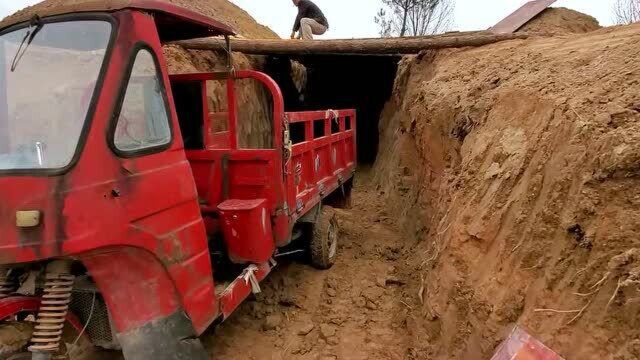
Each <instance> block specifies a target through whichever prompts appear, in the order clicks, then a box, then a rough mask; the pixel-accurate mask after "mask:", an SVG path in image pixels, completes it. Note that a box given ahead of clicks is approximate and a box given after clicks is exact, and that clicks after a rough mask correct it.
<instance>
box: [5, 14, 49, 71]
mask: <svg viewBox="0 0 640 360" xmlns="http://www.w3.org/2000/svg"><path fill="white" fill-rule="evenodd" d="M43 27H44V24H43V23H42V20H40V17H39V16H38V15H34V16H33V17H32V18H31V22H30V23H29V29H28V30H27V33H26V34H25V35H24V38H23V39H22V42H21V43H20V47H18V51H17V52H16V55H15V56H14V57H13V61H12V62H11V72H14V71H16V69H17V68H18V63H20V60H21V59H22V57H23V56H24V54H25V53H26V52H27V49H28V48H29V45H31V42H32V41H33V39H34V38H35V37H36V35H37V34H38V33H39V32H40V30H42V28H43ZM25 42H26V45H25ZM23 46H24V49H23V48H22V47H23Z"/></svg>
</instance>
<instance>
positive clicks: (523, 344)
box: [491, 326, 564, 360]
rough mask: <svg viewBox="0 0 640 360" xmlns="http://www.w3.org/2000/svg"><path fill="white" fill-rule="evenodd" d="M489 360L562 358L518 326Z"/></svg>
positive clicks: (546, 359) (549, 359)
mask: <svg viewBox="0 0 640 360" xmlns="http://www.w3.org/2000/svg"><path fill="white" fill-rule="evenodd" d="M491 360H564V359H563V358H562V357H560V355H558V354H556V353H555V352H553V350H551V349H549V348H548V347H546V346H545V345H544V344H543V343H541V342H540V341H538V340H537V339H536V338H534V337H533V336H531V335H529V334H528V333H527V332H526V331H525V330H524V329H522V328H521V327H520V326H516V327H514V329H513V331H512V332H511V334H510V335H509V337H508V338H507V339H506V340H505V341H504V342H503V343H502V344H500V346H499V347H498V350H497V351H496V353H495V355H493V357H492V358H491Z"/></svg>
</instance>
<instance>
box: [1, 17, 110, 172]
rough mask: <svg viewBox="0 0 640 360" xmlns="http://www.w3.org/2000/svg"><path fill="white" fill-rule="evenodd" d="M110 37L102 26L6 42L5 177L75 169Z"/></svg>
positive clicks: (53, 26)
mask: <svg viewBox="0 0 640 360" xmlns="http://www.w3.org/2000/svg"><path fill="white" fill-rule="evenodd" d="M34 30H35V32H34ZM34 34H35V35H34ZM110 36H111V24H110V23H109V22H107V21H100V20H81V21H69V22H55V23H44V24H40V25H39V28H38V27H36V26H32V27H26V28H22V29H18V30H15V31H12V32H9V33H6V34H4V35H1V36H0V171H1V170H20V169H23V170H24V169H59V168H63V167H65V166H67V165H69V164H70V162H71V160H72V159H73V157H74V154H75V152H76V148H77V147H78V142H79V140H80V136H81V132H82V128H83V126H84V123H85V119H86V117H87V111H88V110H89V106H90V103H91V100H92V98H93V94H94V91H95V88H96V83H97V81H98V77H99V74H100V69H101V68H102V63H103V61H104V57H105V53H106V49H107V46H108V44H109V39H110Z"/></svg>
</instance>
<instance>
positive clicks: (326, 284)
mask: <svg viewBox="0 0 640 360" xmlns="http://www.w3.org/2000/svg"><path fill="white" fill-rule="evenodd" d="M353 202H354V206H353V207H352V208H351V209H348V210H337V214H338V219H339V222H340V227H341V233H340V241H341V243H340V246H339V258H338V261H337V263H336V265H335V266H334V267H333V268H332V269H330V270H328V271H319V270H316V269H313V268H311V267H310V266H307V265H303V264H301V263H296V262H287V261H283V262H282V263H281V264H280V266H279V268H277V270H276V271H275V272H274V273H273V274H271V276H270V278H269V279H268V280H267V281H266V282H265V283H264V285H263V286H262V288H263V290H264V291H263V293H262V294H259V295H258V296H257V297H256V298H255V299H253V300H250V301H248V302H246V303H244V304H243V305H242V307H241V308H240V310H239V311H238V312H237V313H236V314H234V315H232V317H231V318H230V319H229V320H227V321H226V322H225V323H223V324H222V325H220V326H219V327H218V328H216V329H215V331H214V332H212V333H210V334H207V335H205V336H204V338H203V339H204V343H205V346H206V347H207V348H209V349H211V352H212V354H215V356H216V359H220V360H245V359H301V360H302V359H309V360H311V359H313V360H315V359H354V360H357V359H407V354H408V346H409V341H408V337H407V330H406V324H407V317H408V314H409V312H410V310H411V307H410V306H409V305H408V304H407V303H406V302H405V300H406V299H407V298H409V297H410V296H411V295H409V294H408V292H407V290H408V287H407V283H406V279H405V274H404V273H402V269H403V268H405V266H406V264H405V263H404V258H403V256H402V255H401V249H402V246H403V244H404V240H403V239H402V238H401V237H400V236H399V231H398V229H397V228H396V227H395V221H393V220H392V219H391V217H390V216H389V214H387V212H386V210H385V204H384V203H383V202H382V199H381V197H380V196H379V193H378V192H377V191H375V189H374V188H373V185H372V183H371V180H370V176H369V171H367V170H363V171H361V173H360V174H359V178H358V180H357V183H356V187H355V193H354V197H353ZM413 295H414V296H415V294H413Z"/></svg>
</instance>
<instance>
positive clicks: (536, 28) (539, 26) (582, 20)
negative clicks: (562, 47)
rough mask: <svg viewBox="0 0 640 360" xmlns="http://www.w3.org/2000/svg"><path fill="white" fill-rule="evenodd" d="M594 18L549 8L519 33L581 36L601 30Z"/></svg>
mask: <svg viewBox="0 0 640 360" xmlns="http://www.w3.org/2000/svg"><path fill="white" fill-rule="evenodd" d="M600 28H601V27H600V24H599V23H598V20H596V19H595V18H594V17H592V16H589V15H586V14H583V13H581V12H577V11H575V10H571V9H567V8H548V9H546V10H544V11H543V12H541V13H540V14H539V15H538V16H536V17H535V18H533V19H532V20H531V21H529V22H528V23H526V24H525V25H524V26H523V27H522V28H520V29H519V30H518V31H523V32H529V33H551V34H574V33H575V34H580V33H586V32H590V31H594V30H598V29H600Z"/></svg>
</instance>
